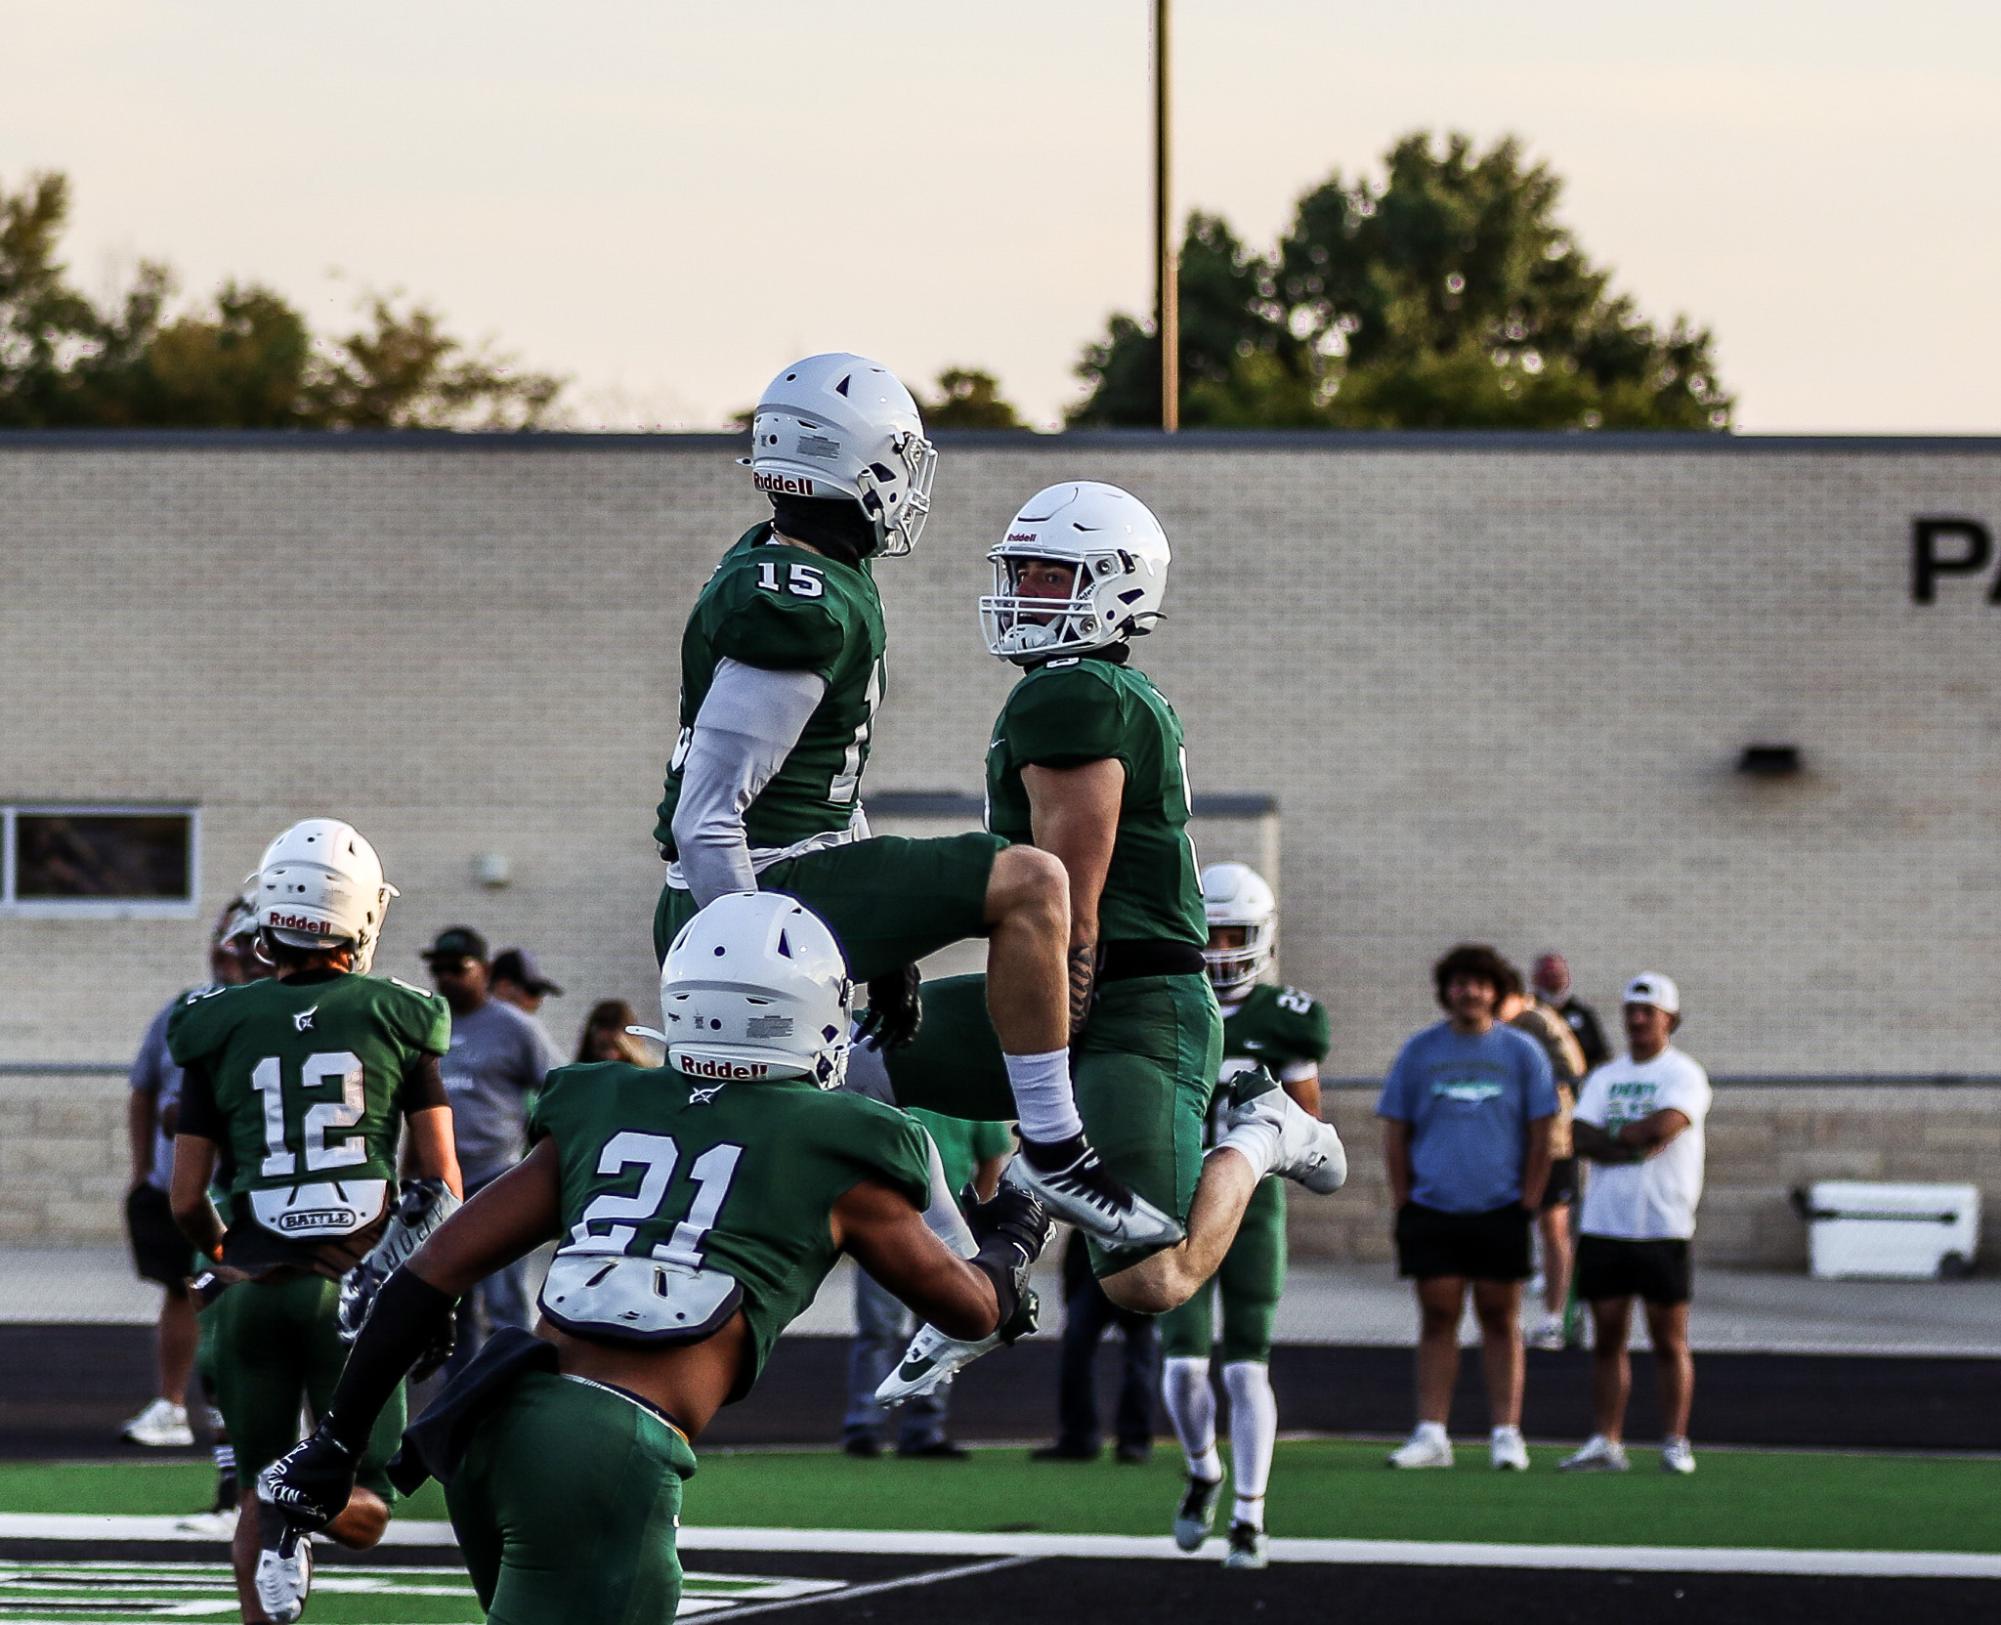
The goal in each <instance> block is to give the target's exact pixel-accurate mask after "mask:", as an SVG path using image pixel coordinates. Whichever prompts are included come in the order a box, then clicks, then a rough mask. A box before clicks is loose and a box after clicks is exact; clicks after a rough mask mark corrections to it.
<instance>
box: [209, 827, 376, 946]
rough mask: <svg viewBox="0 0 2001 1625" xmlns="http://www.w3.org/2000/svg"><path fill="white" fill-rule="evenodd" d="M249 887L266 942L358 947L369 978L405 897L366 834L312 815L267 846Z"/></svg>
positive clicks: (258, 931)
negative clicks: (393, 907) (395, 906)
mask: <svg viewBox="0 0 2001 1625" xmlns="http://www.w3.org/2000/svg"><path fill="white" fill-rule="evenodd" d="M245 884H246V885H247V886H248V887H249V888H250V892H249V897H248V898H246V902H249V903H251V904H252V906H254V908H255V911H256V921H257V933H258V937H259V938H260V940H262V939H267V938H268V939H269V940H270V941H273V942H278V943H282V944H284V945H285V946H286V947H291V948H303V949H307V950H312V949H324V948H339V947H347V948H352V949H353V950H354V969H355V972H356V974H358V975H362V976H366V975H367V974H368V968H369V966H370V965H372V964H373V963H374V962H375V946H376V944H377V943H378V942H380V941H381V940H382V927H383V924H384V922H385V921H386V920H387V918H388V915H389V899H390V898H392V897H396V896H398V895H400V894H399V893H398V892H397V890H396V888H395V887H394V886H392V885H390V884H389V882H388V881H387V880H385V879H384V878H383V875H382V860H381V859H380V858H379V857H377V856H376V853H375V848H374V847H372V846H370V845H369V844H368V842H367V840H366V839H364V838H363V836H362V834H361V832H360V831H359V830H357V829H356V828H355V827H354V826H353V825H352V824H345V823H342V822H341V821H340V820H339V819H338V818H308V819H305V820H304V821H303V822H301V823H297V824H294V825H293V826H292V827H291V828H290V829H288V830H286V831H285V832H284V833H283V834H282V835H280V836H279V837H278V838H277V839H276V840H274V841H273V842H272V843H271V844H270V845H269V846H267V847H266V848H265V849H264V857H263V861H262V862H260V863H259V864H258V866H257V868H256V870H255V871H254V872H253V873H252V874H250V875H249V876H248V877H247V878H246V880H245Z"/></svg>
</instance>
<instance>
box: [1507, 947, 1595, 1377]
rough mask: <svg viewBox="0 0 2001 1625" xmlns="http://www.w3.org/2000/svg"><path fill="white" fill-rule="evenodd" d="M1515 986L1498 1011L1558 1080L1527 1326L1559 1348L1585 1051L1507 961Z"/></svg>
mask: <svg viewBox="0 0 2001 1625" xmlns="http://www.w3.org/2000/svg"><path fill="white" fill-rule="evenodd" d="M1508 974H1509V975H1510V976H1511V977H1513V979H1514V980H1513V986H1511V987H1509V988H1507V989H1506V990H1505V991H1504V992H1503V993H1502V994H1501V1003H1500V1006H1499V1008H1498V1009H1497V1010H1496V1012H1495V1014H1496V1016H1497V1017H1498V1018H1499V1019H1500V1020H1502V1021H1505V1022H1506V1023H1507V1024H1508V1025H1509V1026H1510V1027H1513V1028H1514V1029H1515V1030H1516V1031H1517V1032H1524V1033H1527V1034H1528V1035H1529V1037H1531V1038H1533V1039H1534V1040H1535V1041H1536V1042H1537V1043H1538V1044H1540V1045H1541V1046H1542V1051H1543V1054H1545V1055H1547V1056H1548V1057H1549V1069H1550V1074H1551V1077H1552V1078H1553V1079H1554V1081H1555V1083H1556V1121H1555V1122H1554V1123H1552V1124H1551V1125H1550V1133H1549V1183H1548V1184H1547V1185H1546V1186H1545V1187H1544V1188H1543V1193H1542V1208H1541V1211H1539V1212H1538V1213H1537V1214H1536V1233H1537V1235H1538V1236H1539V1237H1540V1239H1541V1241H1542V1311H1543V1312H1542V1318H1541V1319H1540V1320H1538V1321H1537V1322H1536V1323H1535V1326H1534V1327H1533V1329H1531V1331H1530V1332H1529V1337H1528V1342H1529V1347H1530V1348H1533V1349H1543V1350H1546V1351H1560V1350H1561V1349H1562V1348H1563V1346H1564V1343H1565V1341H1566V1335H1567V1334H1566V1330H1565V1321H1564V1305H1565V1301H1566V1300H1567V1299H1568V1297H1569V1295H1570V1210H1571V1204H1572V1203H1574V1202H1575V1201H1576V1200H1577V1154H1576V1150H1575V1148H1574V1147H1573V1146H1572V1144H1571V1140H1570V1114H1571V1110H1572V1108H1573V1107H1575V1106H1576V1104H1577V1088H1578V1085H1579V1084H1581V1083H1582V1082H1583V1081H1584V1073H1585V1070H1586V1068H1585V1065H1584V1051H1583V1048H1582V1047H1581V1046H1580V1045H1579V1044H1578V1042H1577V1035H1576V1033H1575V1032H1573V1031H1572V1030H1571V1027H1570V1024H1569V1023H1568V1022H1566V1021H1565V1020H1564V1019H1563V1017H1562V1016H1560V1015H1558V1014H1557V1013H1556V1011H1555V1010H1553V1009H1551V1008H1550V1006H1548V1005H1546V1004H1544V1003H1543V1002H1542V1001H1541V1000H1540V999H1537V998H1536V997H1535V996H1534V995H1533V994H1530V993H1525V992H1524V991H1523V990H1522V979H1521V977H1519V976H1517V975H1515V968H1514V966H1512V965H1510V966H1509V967H1508Z"/></svg>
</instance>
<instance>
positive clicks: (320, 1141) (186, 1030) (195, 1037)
mask: <svg viewBox="0 0 2001 1625" xmlns="http://www.w3.org/2000/svg"><path fill="white" fill-rule="evenodd" d="M451 1030H452V1017H451V1010H450V1008H449V1007H448V1006H447V1005H446V1004H445V1001H444V1000H443V999H442V998H440V997H439V996H438V995H437V994H436V993H433V992H430V991H428V990H427V989H424V988H418V987H412V986H410V985H409V984H408V983H407V982H398V981H395V980H394V979H392V978H385V977H374V976H352V975H336V974H327V975H314V976H309V977H305V978H292V979H290V980H287V981H279V980H277V979H275V978H274V979H272V980H269V981H262V982H246V983H244V984H243V985H242V986H240V987H217V988H211V989H204V990H201V991H199V992H196V993H192V994H190V995H189V996H188V997H187V999H186V1000H184V1001H183V1002H182V1004H181V1006H180V1008H179V1009H177V1010H176V1011H175V1012H174V1014H173V1016H172V1017H171V1018H170V1019H169V1021H168V1023H167V1046H168V1048H169V1050H170V1051H171V1052H172V1054H173V1057H174V1059H175V1061H176V1062H178V1063H179V1064H180V1065H181V1066H182V1067H183V1068H185V1069H186V1070H187V1079H186V1082H185V1084H184V1085H183V1089H182V1098H181V1119H180V1130H181V1132H182V1133H187V1134H200V1135H203V1136H204V1137H206V1138H209V1139H213V1140H215V1141H216V1143H217V1144H218V1145H219V1146H220V1147H221V1148H222V1160H223V1161H224V1163H225V1164H227V1165H228V1166H229V1168H230V1175H229V1195H230V1210H231V1211H230V1213H229V1215H228V1218H229V1222H230V1229H231V1233H232V1241H231V1242H230V1243H228V1244H226V1255H227V1256H231V1261H232V1262H234V1261H235V1259H234V1256H233V1249H234V1247H235V1245H236V1243H237V1242H238V1241H242V1240H245V1239H246V1238H243V1237H239V1236H237V1234H236V1232H237V1231H238V1229H239V1227H241V1226H242V1225H244V1224H245V1223H246V1222H247V1223H249V1224H252V1225H254V1226H255V1227H257V1228H259V1229H261V1230H263V1231H264V1232H266V1233H267V1234H268V1235H269V1236H272V1237H276V1238H279V1239H280V1240H282V1241H286V1242H292V1243H298V1244H300V1245H301V1246H302V1247H303V1248H304V1249H305V1250H306V1252H308V1253H311V1254H313V1255H314V1256H313V1257H311V1258H307V1257H303V1256H302V1257H301V1258H299V1259H298V1260H296V1262H298V1263H300V1264H301V1265H302V1266H303V1267H313V1266H314V1265H315V1264H317V1265H318V1266H320V1267H321V1268H322V1269H323V1271H332V1270H336V1269H338V1267H339V1266H340V1263H341V1260H342V1259H344V1258H346V1257H351V1256H359V1254H360V1253H361V1252H363V1251H365V1250H366V1248H367V1247H368V1245H369V1244H370V1243H372V1241H373V1239H374V1235H375V1233H376V1231H377V1230H378V1229H379V1221H380V1220H382V1219H383V1218H384V1217H385V1215H386V1211H387V1206H388V1201H389V1198H390V1197H391V1196H392V1195H393V1194H394V1193H395V1189H396V1176H397V1168H396V1148H397V1143H398V1140H399V1139H400V1137H401V1133H402V1122H403V1116H404V1114H405V1112H406V1111H408V1110H412V1109H415V1108H416V1107H417V1106H418V1105H420V1104H425V1103H424V1102H419V1101H417V1100H415V1099H414V1097H412V1096H411V1094H410V1092H409V1085H410V1083H411V1081H412V1079H413V1078H414V1077H416V1076H418V1075H419V1073H420V1071H421V1063H422V1059H423V1057H424V1056H426V1055H443V1054H444V1053H445V1050H446V1049H447V1047H448V1046H449V1044H450V1042H451ZM438 1104H440V1105H442V1104H443V1102H442V1101H439V1102H438ZM255 1251H256V1253H257V1255H258V1257H259V1258H260V1259H261V1260H262V1261H264V1262H277V1261H283V1260H282V1259H281V1258H280V1256H279V1255H274V1254H272V1253H271V1251H270V1249H268V1248H261V1247H260V1248H256V1249H255Z"/></svg>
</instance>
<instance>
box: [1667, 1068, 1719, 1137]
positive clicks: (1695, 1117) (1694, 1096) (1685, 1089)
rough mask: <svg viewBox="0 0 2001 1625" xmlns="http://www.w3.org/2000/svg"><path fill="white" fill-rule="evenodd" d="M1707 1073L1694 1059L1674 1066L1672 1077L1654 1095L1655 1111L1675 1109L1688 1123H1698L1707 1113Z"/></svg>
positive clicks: (1708, 1090)
mask: <svg viewBox="0 0 2001 1625" xmlns="http://www.w3.org/2000/svg"><path fill="white" fill-rule="evenodd" d="M1710 1094H1711V1091H1710V1087H1709V1074H1708V1073H1707V1072H1705V1071H1703V1070H1702V1067H1701V1066H1700V1065H1699V1064H1698V1063H1697V1062H1695V1061H1689V1062H1688V1063H1687V1065H1685V1066H1679V1067H1676V1068H1675V1072H1674V1077H1673V1078H1672V1080H1671V1081H1670V1082H1669V1083H1668V1085H1667V1087H1665V1088H1664V1089H1662V1090H1661V1092H1660V1094H1659V1095H1658V1096H1656V1097H1655V1100H1654V1109H1655V1110H1656V1111H1663V1110H1666V1111H1677V1112H1680V1113H1681V1115H1682V1116H1684V1117H1686V1118H1687V1119H1688V1120H1689V1122H1690V1123H1700V1122H1701V1121H1702V1119H1703V1118H1704V1117H1705V1116H1707V1115H1708V1112H1709V1101H1710Z"/></svg>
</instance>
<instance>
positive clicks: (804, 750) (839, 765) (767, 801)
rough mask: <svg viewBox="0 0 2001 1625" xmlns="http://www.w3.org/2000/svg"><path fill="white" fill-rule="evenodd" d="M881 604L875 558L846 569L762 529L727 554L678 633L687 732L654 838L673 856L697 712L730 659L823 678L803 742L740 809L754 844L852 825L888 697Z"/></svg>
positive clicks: (779, 844) (671, 766)
mask: <svg viewBox="0 0 2001 1625" xmlns="http://www.w3.org/2000/svg"><path fill="white" fill-rule="evenodd" d="M883 646H884V636H883V626H882V600H881V598H880V596H879V595H878V594H877V591H876V585H875V578H874V576H872V575H871V574H870V573H869V561H868V560H867V559H863V560H862V561H861V562H860V563H859V564H844V563H842V562H841V561H840V560H838V559H830V558H823V557H821V556H820V555H818V554H816V553H809V552H807V551H806V550H805V549H803V548H797V547H791V546H788V545H787V544H786V543H784V542H780V541H775V540H773V538H772V532H771V526H770V525H769V524H762V525H754V526H752V527H751V529H749V530H748V531H746V532H745V533H744V535H743V536H742V538H741V539H739V540H738V542H737V544H736V546H734V547H732V548H731V549H730V550H729V551H728V552H727V553H725V554H724V555H723V561H722V563H721V564H719V565H717V566H716V571H715V574H714V575H712V576H710V577H709V582H708V585H707V586H705V587H704V588H703V589H702V592H701V596H700V597H698V598H697V599H696V600H695V607H694V609H693V611H692V612H691V613H690V614H689V616H688V624H687V627H686V629H685V630H684V631H683V632H682V634H681V736H680V739H679V740H678V742H677V743H676V744H675V746H674V756H673V759H672V760H671V761H670V762H669V763H668V764H667V791H666V794H665V795H664V796H663V797H662V798H661V801H660V809H659V822H658V825H657V826H656V827H655V829H654V831H653V838H654V840H656V841H657V842H659V843H660V845H661V847H662V848H663V849H665V851H666V852H667V854H668V855H669V856H670V857H672V856H674V855H675V850H674V808H675V807H676V805H678V804H679V802H680V799H681V769H682V764H683V763H684V762H685V761H686V759H687V755H688V744H689V741H690V740H691V738H692V737H693V734H694V727H695V718H696V717H697V716H699V715H700V714H701V710H702V701H703V700H705V699H706V698H707V697H708V693H709V685H710V683H711V682H713V681H714V679H715V672H716V665H717V663H718V662H719V661H723V660H736V661H740V662H741V663H742V664H744V665H746V666H762V667H764V668H765V669H766V670H768V671H803V672H811V673H813V674H814V675H815V676H817V677H819V678H821V679H822V680H823V681H824V682H825V683H826V685H827V692H826V693H825V695H824V696H822V698H821V700H820V703H819V705H818V706H817V707H816V708H815V709H814V711H813V714H812V716H810V717H809V718H807V720H806V728H805V731H804V732H803V733H801V734H800V736H799V743H798V744H797V745H795V746H794V747H793V748H792V752H791V754H790V755H789V756H787V757H786V758H785V763H784V765H783V766H782V767H780V768H779V770H778V771H777V773H775V774H774V775H772V778H771V782H770V783H768V784H767V785H765V787H764V788H763V790H761V791H760V792H758V796H757V799H756V800H755V801H753V802H752V803H751V804H750V808H749V810H748V811H747V812H746V813H745V814H744V821H743V822H744V833H745V835H746V837H747V838H748V840H749V842H750V844H751V846H752V847H764V848H772V849H775V848H783V847H788V846H792V845H794V844H795V843H797V842H799V841H803V840H806V839H808V838H809V837H811V836H814V835H821V834H825V833H827V832H829V831H834V830H843V829H846V828H847V827H848V825H849V823H850V822H852V820H853V818H854V815H855V809H856V808H857V807H858V806H859V805H860V802H861V789H862V772H863V769H865V768H866V767H867V766H868V751H869V733H870V731H871V729H873V728H874V726H875V712H876V707H877V706H878V705H880V704H881V703H882V693H883Z"/></svg>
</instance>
